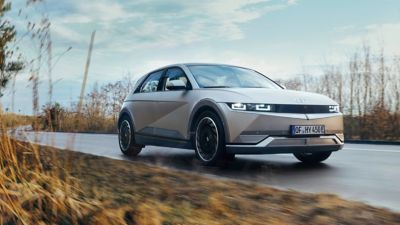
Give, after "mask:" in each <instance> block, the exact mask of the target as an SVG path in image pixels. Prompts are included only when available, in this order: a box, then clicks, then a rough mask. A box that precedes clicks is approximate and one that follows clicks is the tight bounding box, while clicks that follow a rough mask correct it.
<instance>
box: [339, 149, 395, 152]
mask: <svg viewBox="0 0 400 225" xmlns="http://www.w3.org/2000/svg"><path fill="white" fill-rule="evenodd" d="M343 150H350V151H369V152H391V153H400V150H375V149H365V148H364V149H362V148H343Z"/></svg>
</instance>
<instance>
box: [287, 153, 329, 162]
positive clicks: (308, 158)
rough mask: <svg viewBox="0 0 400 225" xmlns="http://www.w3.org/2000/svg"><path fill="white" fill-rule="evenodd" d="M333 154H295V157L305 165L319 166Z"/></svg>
mask: <svg viewBox="0 0 400 225" xmlns="http://www.w3.org/2000/svg"><path fill="white" fill-rule="evenodd" d="M331 154H332V152H313V153H294V154H293V155H294V156H295V157H296V158H297V159H298V160H300V161H301V162H303V163H307V164H317V163H320V162H322V161H324V160H326V159H327V158H329V156H330V155H331Z"/></svg>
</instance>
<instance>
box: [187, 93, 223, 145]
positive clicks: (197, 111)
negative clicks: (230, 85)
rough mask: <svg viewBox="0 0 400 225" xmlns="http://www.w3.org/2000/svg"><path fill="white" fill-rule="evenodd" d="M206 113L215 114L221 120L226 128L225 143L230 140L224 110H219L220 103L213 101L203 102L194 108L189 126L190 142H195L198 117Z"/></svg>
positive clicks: (205, 100)
mask: <svg viewBox="0 0 400 225" xmlns="http://www.w3.org/2000/svg"><path fill="white" fill-rule="evenodd" d="M205 111H211V112H214V113H215V114H217V116H218V117H219V118H220V119H221V122H222V126H223V128H224V134H225V141H228V140H229V129H228V123H227V120H226V118H225V116H224V114H223V113H222V110H221V109H220V108H219V106H218V103H217V102H215V101H214V100H211V99H204V100H201V101H200V102H199V103H197V104H196V105H195V107H194V108H193V110H192V113H191V115H190V117H189V125H188V128H189V130H188V134H189V138H190V140H192V141H193V137H194V134H195V125H196V124H195V123H196V121H197V119H198V117H199V116H200V115H201V114H202V113H203V112H205Z"/></svg>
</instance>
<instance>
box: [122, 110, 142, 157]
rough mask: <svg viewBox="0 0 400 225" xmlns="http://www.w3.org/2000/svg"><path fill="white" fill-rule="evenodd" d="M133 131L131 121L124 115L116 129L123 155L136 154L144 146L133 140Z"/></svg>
mask: <svg viewBox="0 0 400 225" xmlns="http://www.w3.org/2000/svg"><path fill="white" fill-rule="evenodd" d="M133 131H134V129H133V124H132V122H131V121H130V119H129V118H127V117H124V118H123V119H122V122H121V124H120V126H119V129H118V140H119V148H120V149H121V152H122V153H124V155H128V156H137V155H138V154H139V153H140V152H141V151H142V148H143V147H144V146H143V145H140V144H137V143H136V142H135V138H134V134H133Z"/></svg>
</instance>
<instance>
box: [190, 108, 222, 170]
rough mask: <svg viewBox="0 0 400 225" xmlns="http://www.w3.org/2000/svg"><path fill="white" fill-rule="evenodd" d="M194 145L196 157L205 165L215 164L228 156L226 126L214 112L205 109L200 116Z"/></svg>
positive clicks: (196, 126)
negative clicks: (224, 126)
mask: <svg viewBox="0 0 400 225" xmlns="http://www.w3.org/2000/svg"><path fill="white" fill-rule="evenodd" d="M194 145H195V152H196V157H197V158H198V159H199V160H200V162H201V163H202V164H203V165H205V166H214V165H216V164H218V163H219V162H220V161H222V160H223V158H224V157H225V156H226V153H225V152H226V149H225V132H224V128H223V125H222V122H221V119H220V118H219V117H218V116H217V115H216V114H215V113H214V112H211V111H205V112H203V113H202V114H201V115H200V116H199V117H198V119H197V121H196V125H195V137H194Z"/></svg>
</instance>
